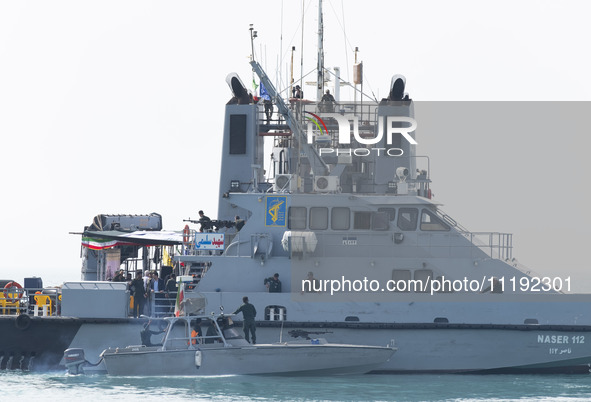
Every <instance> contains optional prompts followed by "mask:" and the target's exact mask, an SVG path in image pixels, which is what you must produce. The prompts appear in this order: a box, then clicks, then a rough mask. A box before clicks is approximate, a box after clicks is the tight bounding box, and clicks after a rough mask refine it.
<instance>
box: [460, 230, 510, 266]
mask: <svg viewBox="0 0 591 402" xmlns="http://www.w3.org/2000/svg"><path fill="white" fill-rule="evenodd" d="M460 233H461V234H462V235H463V236H464V237H465V238H466V239H468V240H469V241H470V243H472V244H473V245H474V246H476V247H478V248H479V249H480V250H482V251H484V252H485V253H486V254H487V255H488V256H489V257H490V258H493V259H498V260H504V261H506V260H511V259H512V258H513V234H512V233H500V232H463V231H460Z"/></svg>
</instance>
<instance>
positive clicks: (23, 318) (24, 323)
mask: <svg viewBox="0 0 591 402" xmlns="http://www.w3.org/2000/svg"><path fill="white" fill-rule="evenodd" d="M14 326H15V327H16V329H20V330H21V331H24V330H25V329H27V328H29V327H30V326H31V317H30V316H29V315H28V314H21V315H19V316H18V317H16V320H14Z"/></svg>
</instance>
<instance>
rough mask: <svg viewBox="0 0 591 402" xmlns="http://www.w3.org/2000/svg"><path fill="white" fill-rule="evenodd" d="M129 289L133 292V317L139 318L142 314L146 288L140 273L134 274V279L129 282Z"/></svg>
mask: <svg viewBox="0 0 591 402" xmlns="http://www.w3.org/2000/svg"><path fill="white" fill-rule="evenodd" d="M130 289H131V291H132V292H133V316H134V317H136V318H139V317H140V315H141V314H142V313H143V309H144V302H145V300H146V299H145V298H146V288H145V287H144V279H143V278H142V273H141V272H138V273H137V274H135V279H134V280H133V281H131V286H130Z"/></svg>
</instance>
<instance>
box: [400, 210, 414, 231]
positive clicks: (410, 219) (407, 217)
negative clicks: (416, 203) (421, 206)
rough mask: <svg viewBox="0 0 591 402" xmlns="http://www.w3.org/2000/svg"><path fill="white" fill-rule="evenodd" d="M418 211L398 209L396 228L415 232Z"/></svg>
mask: <svg viewBox="0 0 591 402" xmlns="http://www.w3.org/2000/svg"><path fill="white" fill-rule="evenodd" d="M418 217H419V210H418V209H417V208H400V209H399V210H398V227H399V228H400V229H401V230H407V231H410V230H417V218H418Z"/></svg>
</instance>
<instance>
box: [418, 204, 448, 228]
mask: <svg viewBox="0 0 591 402" xmlns="http://www.w3.org/2000/svg"><path fill="white" fill-rule="evenodd" d="M421 230H425V231H448V230H449V225H448V224H447V223H445V222H443V221H442V220H441V219H439V217H438V216H437V215H435V214H434V213H433V212H431V211H429V210H428V209H423V211H422V213H421Z"/></svg>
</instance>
